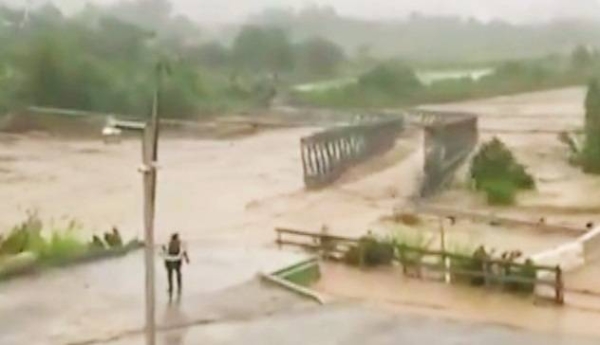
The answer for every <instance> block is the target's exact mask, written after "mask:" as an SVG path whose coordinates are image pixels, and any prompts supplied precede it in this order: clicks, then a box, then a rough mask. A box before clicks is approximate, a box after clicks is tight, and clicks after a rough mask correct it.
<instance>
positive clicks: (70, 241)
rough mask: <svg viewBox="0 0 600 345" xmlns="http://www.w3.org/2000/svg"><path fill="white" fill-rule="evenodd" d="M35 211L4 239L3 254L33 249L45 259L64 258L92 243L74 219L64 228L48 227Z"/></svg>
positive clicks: (41, 259) (14, 253)
mask: <svg viewBox="0 0 600 345" xmlns="http://www.w3.org/2000/svg"><path fill="white" fill-rule="evenodd" d="M44 232H45V231H44V224H43V222H42V221H41V220H40V218H39V217H38V215H37V214H36V213H35V212H30V213H28V215H27V218H26V219H25V220H24V221H23V222H22V223H20V224H18V225H16V226H14V227H13V228H12V229H11V231H10V232H9V234H8V236H7V237H6V238H5V239H4V240H1V241H0V256H13V255H17V254H20V253H25V252H29V253H33V254H34V255H35V256H36V257H37V258H38V260H40V261H41V262H46V261H61V260H67V259H70V258H74V257H77V256H79V255H82V254H84V253H85V252H86V251H87V250H88V248H89V246H88V245H87V244H86V243H85V242H84V241H82V240H81V239H80V236H79V233H80V232H81V227H80V226H79V225H78V224H77V223H76V222H74V221H72V222H70V223H69V224H68V225H67V226H66V227H64V228H60V227H59V228H55V229H52V230H51V231H47V233H49V236H44Z"/></svg>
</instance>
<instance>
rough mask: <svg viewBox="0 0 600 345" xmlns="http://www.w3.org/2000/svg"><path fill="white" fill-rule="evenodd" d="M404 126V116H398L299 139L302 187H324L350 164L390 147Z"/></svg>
mask: <svg viewBox="0 0 600 345" xmlns="http://www.w3.org/2000/svg"><path fill="white" fill-rule="evenodd" d="M403 129H404V119H403V118H402V117H397V118H392V119H382V120H374V121H373V122H369V123H363V124H358V125H349V126H343V127H335V128H331V129H327V130H324V131H322V132H319V133H315V134H313V135H311V136H308V137H304V138H302V139H301V142H300V149H301V155H302V168H303V172H304V184H305V186H306V187H307V188H320V187H324V186H327V185H328V184H331V183H332V182H334V181H335V180H337V179H338V178H339V177H340V176H341V175H342V174H343V173H344V172H345V171H346V170H348V169H349V168H350V167H353V166H355V165H357V164H359V163H361V162H364V161H365V160H367V159H369V158H371V157H373V156H376V155H379V154H382V153H385V152H386V151H388V150H390V149H392V148H393V147H394V144H395V142H396V138H397V137H398V135H399V134H400V133H402V131H403Z"/></svg>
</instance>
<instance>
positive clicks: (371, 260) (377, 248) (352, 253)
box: [344, 236, 394, 267]
mask: <svg viewBox="0 0 600 345" xmlns="http://www.w3.org/2000/svg"><path fill="white" fill-rule="evenodd" d="M361 256H362V257H361ZM393 259H394V245H393V244H392V243H390V242H389V241H386V240H378V239H376V238H375V237H372V236H364V237H361V238H360V239H359V241H358V245H357V246H352V247H351V248H350V249H349V250H348V252H346V255H345V256H344V261H345V262H346V263H348V264H350V265H353V266H357V265H360V264H361V263H362V264H364V265H365V266H367V267H376V266H382V265H389V264H391V263H392V260H393Z"/></svg>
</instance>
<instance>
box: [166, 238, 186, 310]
mask: <svg viewBox="0 0 600 345" xmlns="http://www.w3.org/2000/svg"><path fill="white" fill-rule="evenodd" d="M163 255H164V260H165V267H166V269H167V279H168V286H169V289H168V292H169V298H171V297H172V296H173V273H175V275H176V279H177V294H178V295H181V288H182V277H181V266H182V264H183V260H185V262H186V263H187V264H189V263H190V259H189V257H188V253H187V251H186V250H185V248H184V246H183V244H182V242H181V239H180V238H179V234H177V233H174V234H172V235H171V239H170V240H169V244H168V245H167V246H166V247H164V246H163Z"/></svg>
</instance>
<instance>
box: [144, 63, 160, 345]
mask: <svg viewBox="0 0 600 345" xmlns="http://www.w3.org/2000/svg"><path fill="white" fill-rule="evenodd" d="M165 67H166V66H165V64H164V62H163V61H159V62H158V64H157V65H156V70H155V73H156V74H155V77H156V80H155V82H156V85H155V90H154V97H153V101H152V115H151V117H150V119H149V121H148V122H147V125H146V126H145V128H144V133H143V135H144V137H143V144H142V161H143V166H142V169H141V170H142V173H143V174H144V229H145V231H144V239H145V243H146V247H145V249H146V250H145V251H144V257H145V266H146V345H156V287H155V267H156V266H155V264H154V254H155V253H154V248H155V243H154V242H155V241H154V216H155V210H156V178H157V173H156V168H157V167H156V162H157V161H158V135H159V121H158V114H159V111H160V110H159V106H160V105H159V102H160V88H161V85H162V74H163V72H164V70H165Z"/></svg>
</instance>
